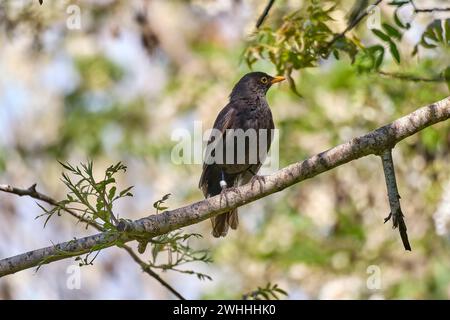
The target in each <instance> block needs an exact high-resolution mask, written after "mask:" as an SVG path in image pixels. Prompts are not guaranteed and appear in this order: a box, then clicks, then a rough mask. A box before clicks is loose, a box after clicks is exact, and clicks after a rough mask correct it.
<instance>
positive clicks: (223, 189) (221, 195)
mask: <svg viewBox="0 0 450 320" xmlns="http://www.w3.org/2000/svg"><path fill="white" fill-rule="evenodd" d="M228 191H229V192H234V193H236V194H237V195H239V197H241V198H242V194H241V191H239V189H238V188H236V187H230V188H222V191H220V205H222V197H225V204H226V205H228V198H227V192H228Z"/></svg>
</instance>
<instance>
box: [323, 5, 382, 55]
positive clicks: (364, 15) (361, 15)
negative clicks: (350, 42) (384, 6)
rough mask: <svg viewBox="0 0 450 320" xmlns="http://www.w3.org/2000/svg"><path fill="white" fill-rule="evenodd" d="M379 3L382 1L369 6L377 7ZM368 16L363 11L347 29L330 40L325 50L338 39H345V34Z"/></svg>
mask: <svg viewBox="0 0 450 320" xmlns="http://www.w3.org/2000/svg"><path fill="white" fill-rule="evenodd" d="M381 1H383V0H377V1H375V2H374V4H372V5H371V7H373V6H378V5H379V4H380V3H381ZM369 14H370V10H367V9H366V10H364V12H363V13H361V14H360V15H359V16H358V17H357V18H356V19H354V20H353V21H351V22H350V23H349V24H348V25H347V28H345V29H344V31H342V32H341V33H338V34H336V35H335V36H334V37H333V39H331V41H330V42H329V43H328V45H327V48H330V47H331V46H332V45H333V44H334V43H335V42H336V41H338V40H339V39H341V38H343V37H345V35H346V34H347V32H349V31H350V30H352V29H353V28H354V27H356V26H357V25H358V24H359V23H360V22H361V21H362V20H363V19H364V18H365V17H367V16H368V15H369Z"/></svg>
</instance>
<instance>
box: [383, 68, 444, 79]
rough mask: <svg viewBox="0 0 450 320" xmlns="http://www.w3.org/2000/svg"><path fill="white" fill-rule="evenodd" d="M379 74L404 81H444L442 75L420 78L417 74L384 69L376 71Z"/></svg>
mask: <svg viewBox="0 0 450 320" xmlns="http://www.w3.org/2000/svg"><path fill="white" fill-rule="evenodd" d="M378 73H379V74H381V75H382V76H386V77H390V78H394V79H399V80H406V81H413V82H445V81H446V79H445V77H443V76H438V77H434V78H422V77H419V76H415V75H412V74H407V73H398V72H386V71H382V70H380V71H378Z"/></svg>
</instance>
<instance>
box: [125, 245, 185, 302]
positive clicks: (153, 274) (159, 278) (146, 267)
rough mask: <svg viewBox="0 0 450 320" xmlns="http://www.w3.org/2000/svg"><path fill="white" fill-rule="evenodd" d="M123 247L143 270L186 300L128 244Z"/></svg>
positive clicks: (178, 296)
mask: <svg viewBox="0 0 450 320" xmlns="http://www.w3.org/2000/svg"><path fill="white" fill-rule="evenodd" d="M123 248H124V249H125V250H126V251H127V252H128V253H129V254H130V256H131V257H132V258H133V260H134V261H135V262H136V263H137V264H139V265H140V266H141V267H142V271H144V272H146V273H147V274H148V275H150V276H151V277H153V278H155V279H156V280H157V281H159V283H161V284H162V285H163V286H164V287H166V288H167V289H168V290H169V291H170V292H172V293H173V294H174V295H175V296H176V297H177V298H179V299H180V300H186V298H184V297H183V296H182V295H181V294H180V293H179V292H178V291H176V290H175V289H174V288H173V287H171V286H170V285H169V284H168V283H167V282H166V281H164V280H163V279H162V278H161V277H160V276H159V275H158V274H157V273H156V272H154V271H153V270H152V269H151V267H150V266H149V265H148V264H147V263H145V262H144V261H142V260H141V258H139V256H138V255H137V254H136V253H135V252H134V251H133V249H131V248H130V247H129V246H127V245H123Z"/></svg>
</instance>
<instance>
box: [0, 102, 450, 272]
mask: <svg viewBox="0 0 450 320" xmlns="http://www.w3.org/2000/svg"><path fill="white" fill-rule="evenodd" d="M449 118H450V97H447V98H445V99H444V100H441V101H438V102H436V103H433V104H431V105H428V106H425V107H423V108H420V109H418V110H416V111H414V112H412V113H410V114H408V115H406V116H404V117H402V118H400V119H397V120H395V121H394V122H392V123H390V124H388V125H385V126H383V127H381V128H378V129H376V130H374V131H371V132H369V133H367V134H365V135H363V136H360V137H357V138H354V139H352V140H350V141H348V142H346V143H344V144H341V145H339V146H336V147H334V148H331V149H329V150H327V151H324V152H322V153H319V154H317V155H315V156H312V157H310V158H308V159H306V160H304V161H301V162H297V163H294V164H291V165H289V166H287V167H285V168H283V169H281V170H279V171H277V172H275V173H274V174H271V175H268V176H266V177H265V182H264V183H262V184H261V185H260V186H254V188H252V185H251V183H249V184H246V185H244V186H241V187H239V188H236V189H235V190H228V191H226V197H225V198H226V199H227V201H226V203H223V201H221V198H222V197H221V196H220V195H218V196H214V197H211V198H208V199H205V200H202V201H198V202H196V203H193V204H190V205H188V206H185V207H181V208H178V209H174V210H168V211H165V212H163V213H160V214H157V215H151V216H149V217H146V218H142V219H139V220H137V221H133V222H126V221H125V220H121V223H120V224H119V226H118V227H119V229H120V230H123V232H119V233H106V232H103V233H99V234H95V235H91V236H88V237H84V238H81V239H76V240H72V241H69V242H64V243H60V244H57V245H54V246H50V247H46V248H42V249H38V250H34V251H30V252H27V253H24V254H19V255H17V256H14V257H10V258H6V259H3V260H0V277H2V276H5V275H8V274H12V273H15V272H18V271H21V270H24V269H28V268H32V267H35V266H38V265H41V264H44V263H49V262H52V261H57V260H62V259H66V258H69V257H73V256H79V255H80V254H85V253H88V252H92V251H95V250H98V248H99V247H102V248H104V247H110V246H113V245H117V244H119V245H120V244H122V243H125V242H128V241H132V240H134V239H136V238H137V237H139V236H142V235H145V236H146V237H154V236H158V235H162V234H165V233H167V232H170V231H173V230H176V229H179V228H181V227H184V226H188V225H192V224H195V223H198V222H200V221H203V220H206V219H208V218H210V217H212V216H215V215H218V214H220V213H223V212H226V211H230V210H232V209H234V208H237V207H240V206H242V205H244V204H247V203H249V202H252V201H255V200H258V199H260V198H263V197H266V196H268V195H270V194H272V193H275V192H278V191H281V190H283V189H285V188H287V187H290V186H292V185H293V184H296V183H298V182H300V181H303V180H306V179H310V178H312V177H314V176H316V175H318V174H321V173H323V172H325V171H329V170H331V169H333V168H336V167H338V166H341V165H343V164H345V163H347V162H350V161H352V160H355V159H359V158H362V157H364V156H367V155H370V154H375V155H379V154H381V153H382V152H383V151H384V150H386V149H391V148H393V147H394V146H395V145H396V144H397V143H398V142H399V141H401V140H403V139H405V138H407V137H409V136H411V135H413V134H415V133H417V132H419V131H421V130H423V129H424V128H426V127H428V126H431V125H433V124H435V123H438V122H441V121H445V120H447V119H449ZM62 253H64V254H62Z"/></svg>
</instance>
